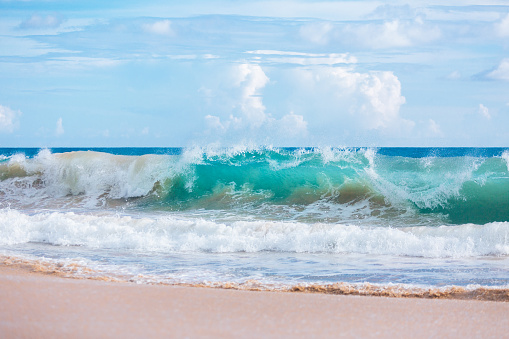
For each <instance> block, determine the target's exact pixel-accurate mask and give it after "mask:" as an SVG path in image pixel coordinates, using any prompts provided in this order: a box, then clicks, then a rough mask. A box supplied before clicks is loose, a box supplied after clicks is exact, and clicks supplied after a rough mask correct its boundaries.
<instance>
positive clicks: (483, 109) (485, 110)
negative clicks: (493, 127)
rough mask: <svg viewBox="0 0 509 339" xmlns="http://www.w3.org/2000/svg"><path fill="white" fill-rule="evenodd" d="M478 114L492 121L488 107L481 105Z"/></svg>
mask: <svg viewBox="0 0 509 339" xmlns="http://www.w3.org/2000/svg"><path fill="white" fill-rule="evenodd" d="M477 112H478V113H479V114H480V115H481V116H483V117H485V118H486V119H488V120H489V119H491V115H490V111H489V110H488V107H486V106H484V105H483V104H479V108H478V110H477Z"/></svg>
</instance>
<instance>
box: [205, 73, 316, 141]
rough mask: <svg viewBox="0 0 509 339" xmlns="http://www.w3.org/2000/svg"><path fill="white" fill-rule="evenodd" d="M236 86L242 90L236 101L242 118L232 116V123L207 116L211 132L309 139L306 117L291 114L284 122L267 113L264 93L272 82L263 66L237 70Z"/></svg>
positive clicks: (234, 83)
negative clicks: (264, 134)
mask: <svg viewBox="0 0 509 339" xmlns="http://www.w3.org/2000/svg"><path fill="white" fill-rule="evenodd" d="M231 79H232V86H233V87H235V88H238V89H239V90H240V91H239V95H238V97H237V98H235V99H234V101H235V102H236V105H235V108H236V111H237V112H238V115H234V114H231V115H230V116H229V117H228V119H226V120H224V121H221V119H220V118H219V117H217V116H214V115H207V116H205V124H206V126H207V129H208V131H209V132H211V131H213V132H215V133H226V132H229V131H232V132H233V133H236V132H237V133H238V132H240V133H242V132H243V131H245V132H246V133H247V134H249V133H252V132H254V133H258V132H259V131H264V132H269V133H272V134H275V135H276V134H277V136H278V137H279V138H280V137H283V138H293V137H299V136H306V135H307V122H306V121H305V120H304V117H303V116H302V115H297V114H294V113H293V112H291V113H290V114H287V115H285V116H283V117H282V118H281V119H279V120H278V119H275V118H273V117H272V116H271V115H269V114H267V113H266V112H265V109H266V108H265V106H264V104H263V97H262V95H261V90H262V89H263V88H264V87H265V86H266V84H267V83H268V82H269V81H270V80H269V78H268V77H267V75H266V74H265V72H264V71H263V69H262V68H261V66H260V65H256V64H241V65H237V66H235V67H234V68H233V72H232V77H231Z"/></svg>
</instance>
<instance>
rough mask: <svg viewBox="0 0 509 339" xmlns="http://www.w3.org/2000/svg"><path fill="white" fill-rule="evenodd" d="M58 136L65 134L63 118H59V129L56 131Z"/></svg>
mask: <svg viewBox="0 0 509 339" xmlns="http://www.w3.org/2000/svg"><path fill="white" fill-rule="evenodd" d="M55 134H56V136H60V135H62V134H64V125H63V124H62V118H58V120H57V128H56V129H55Z"/></svg>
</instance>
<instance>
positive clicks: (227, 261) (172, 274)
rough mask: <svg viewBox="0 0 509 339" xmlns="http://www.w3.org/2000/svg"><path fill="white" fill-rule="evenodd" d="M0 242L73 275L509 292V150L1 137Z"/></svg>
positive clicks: (19, 255)
mask: <svg viewBox="0 0 509 339" xmlns="http://www.w3.org/2000/svg"><path fill="white" fill-rule="evenodd" d="M0 255H2V258H3V260H4V262H8V263H12V262H23V263H29V264H31V265H38V266H43V267H46V268H47V269H48V270H51V271H60V272H64V273H65V274H68V275H72V276H74V277H83V278H87V277H94V276H101V277H109V278H111V279H118V280H125V281H135V282H138V283H169V284H190V285H196V284H199V285H211V286H226V285H228V286H237V287H241V286H254V285H256V286H257V288H263V289H292V288H295V287H296V286H301V287H302V286H329V285H330V284H338V283H341V284H349V285H348V286H350V287H349V288H354V289H357V290H362V289H364V290H366V286H367V285H366V284H368V285H369V286H371V287H370V290H373V286H376V289H378V290H380V289H388V288H390V289H394V286H398V288H402V289H406V290H408V289H420V290H429V289H437V288H464V289H467V290H468V289H470V290H475V289H479V288H482V289H496V290H499V291H500V290H507V289H509V149H504V148H333V147H322V148H274V147H236V148H214V147H194V148H106V149H99V148H97V149H31V148H27V149H22V148H18V149H6V148H4V149H0Z"/></svg>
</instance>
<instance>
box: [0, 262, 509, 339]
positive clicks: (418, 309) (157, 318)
mask: <svg viewBox="0 0 509 339" xmlns="http://www.w3.org/2000/svg"><path fill="white" fill-rule="evenodd" d="M0 286H1V288H0V337H1V338H185V337H189V338H197V337H201V338H204V337H209V338H211V337H218V338H233V337H235V338H260V337H263V338H280V337H292V338H294V337H315V338H327V337H329V338H338V337H364V338H369V337H376V338H400V337H413V338H430V337H440V338H459V337H465V338H466V337H468V338H476V337H477V338H504V337H505V338H508V337H509V303H507V302H490V301H474V300H430V299H412V298H410V299H407V298H385V297H363V296H340V295H339V296H338V295H327V294H311V293H288V292H252V291H238V290H227V289H214V288H199V287H181V286H164V285H136V284H133V283H116V282H104V281H96V280H86V279H69V278H62V277H57V276H54V275H48V274H41V273H34V272H30V271H29V270H27V269H26V268H22V267H15V266H4V265H0Z"/></svg>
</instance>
